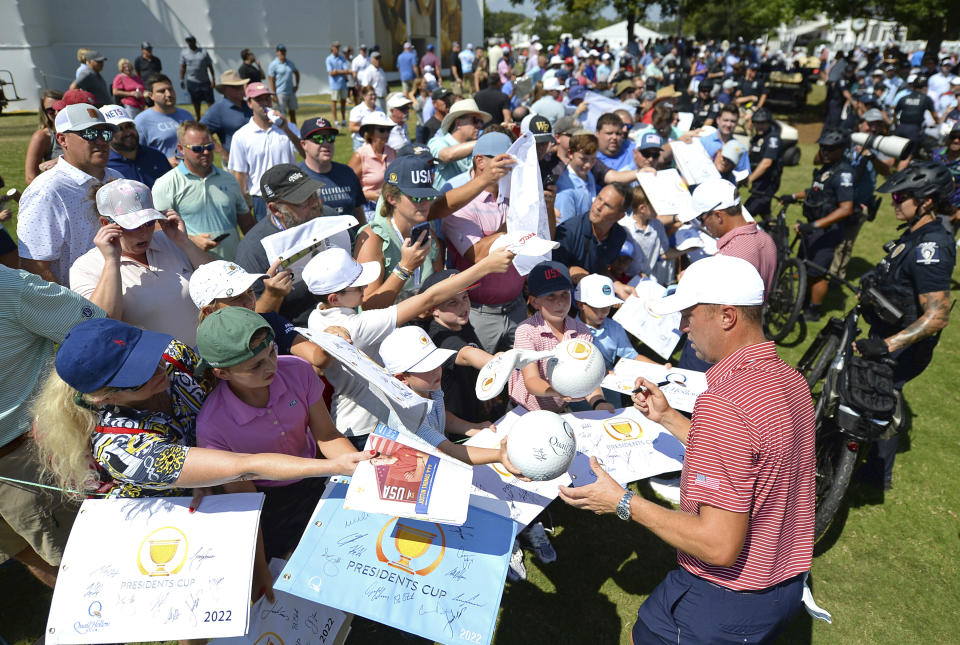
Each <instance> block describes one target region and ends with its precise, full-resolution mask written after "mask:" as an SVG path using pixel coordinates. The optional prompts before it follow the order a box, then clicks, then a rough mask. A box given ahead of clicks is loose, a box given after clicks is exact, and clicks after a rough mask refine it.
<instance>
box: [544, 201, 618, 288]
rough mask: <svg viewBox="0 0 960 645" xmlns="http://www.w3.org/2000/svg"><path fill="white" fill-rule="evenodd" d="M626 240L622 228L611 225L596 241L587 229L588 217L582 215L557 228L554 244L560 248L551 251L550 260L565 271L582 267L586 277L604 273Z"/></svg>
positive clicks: (586, 214)
mask: <svg viewBox="0 0 960 645" xmlns="http://www.w3.org/2000/svg"><path fill="white" fill-rule="evenodd" d="M626 239H627V232H626V231H625V230H624V228H623V227H622V226H617V225H616V224H614V225H613V227H612V228H611V229H610V232H609V233H608V234H607V237H606V239H605V240H603V241H602V242H601V241H599V240H597V238H596V237H595V236H594V234H593V229H592V227H591V226H590V214H589V213H584V214H583V215H579V216H577V217H574V218H571V219H567V220H564V221H563V222H561V223H560V225H559V226H558V227H557V237H556V239H555V240H554V241H555V242H557V243H558V244H559V245H560V246H559V247H558V248H556V249H554V250H553V260H554V261H555V262H560V263H561V264H563V265H565V266H567V267H572V266H578V267H582V268H584V269H586V270H587V271H588V272H589V273H606V271H607V267H608V266H610V263H611V262H613V261H614V260H616V259H617V256H618V255H620V249H621V248H622V247H623V243H624V241H625V240H626Z"/></svg>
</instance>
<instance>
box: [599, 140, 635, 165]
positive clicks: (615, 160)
mask: <svg viewBox="0 0 960 645" xmlns="http://www.w3.org/2000/svg"><path fill="white" fill-rule="evenodd" d="M636 145H637V144H635V143H634V142H633V141H631V140H630V139H627V140H625V141H624V142H623V145H621V146H620V154H618V155H617V156H616V157H608V156H607V155H605V154H603V153H602V152H600V151H599V150H597V159H598V160H599V161H602V162H603V163H605V164H606V165H607V167H608V168H610V169H611V170H634V169H636V167H637V164H636V162H635V161H634V160H633V149H634V148H635V147H636Z"/></svg>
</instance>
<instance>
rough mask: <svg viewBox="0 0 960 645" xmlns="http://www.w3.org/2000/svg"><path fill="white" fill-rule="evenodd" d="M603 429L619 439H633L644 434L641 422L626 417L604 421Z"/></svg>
mask: <svg viewBox="0 0 960 645" xmlns="http://www.w3.org/2000/svg"><path fill="white" fill-rule="evenodd" d="M603 429H604V431H606V433H607V434H608V435H610V436H611V437H613V438H614V439H616V440H617V441H632V440H633V439H639V438H641V437H642V436H643V428H641V427H640V424H639V423H637V422H636V421H634V420H633V419H627V418H625V417H620V418H616V419H610V420H609V421H604V422H603Z"/></svg>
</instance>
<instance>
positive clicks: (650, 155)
mask: <svg viewBox="0 0 960 645" xmlns="http://www.w3.org/2000/svg"><path fill="white" fill-rule="evenodd" d="M640 154H642V155H643V157H644V158H645V159H656V158H657V157H659V156H660V151H659V150H656V149H651V150H641V151H640Z"/></svg>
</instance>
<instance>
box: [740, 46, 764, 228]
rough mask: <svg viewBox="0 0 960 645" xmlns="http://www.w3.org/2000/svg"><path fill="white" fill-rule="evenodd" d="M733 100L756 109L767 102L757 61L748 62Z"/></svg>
mask: <svg viewBox="0 0 960 645" xmlns="http://www.w3.org/2000/svg"><path fill="white" fill-rule="evenodd" d="M734 100H735V101H736V103H737V105H740V106H743V107H753V108H754V109H757V110H758V109H760V108H762V107H763V104H764V103H766V102H767V88H766V86H765V85H764V83H763V80H762V79H761V78H760V64H759V63H750V65H749V66H748V67H747V70H746V72H745V75H744V77H743V79H742V80H741V81H740V88H739V89H738V90H737V98H736V99H734ZM751 161H752V159H751ZM750 212H751V213H752V212H753V211H750Z"/></svg>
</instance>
